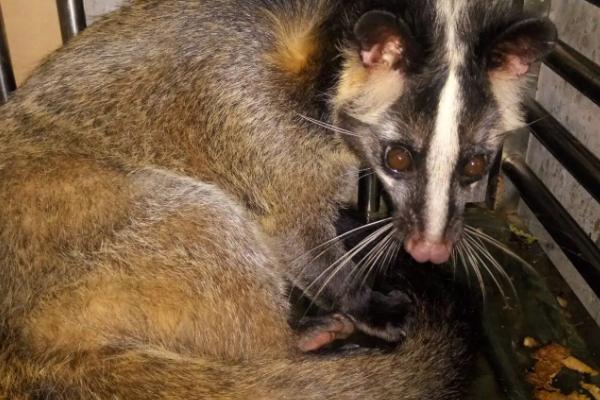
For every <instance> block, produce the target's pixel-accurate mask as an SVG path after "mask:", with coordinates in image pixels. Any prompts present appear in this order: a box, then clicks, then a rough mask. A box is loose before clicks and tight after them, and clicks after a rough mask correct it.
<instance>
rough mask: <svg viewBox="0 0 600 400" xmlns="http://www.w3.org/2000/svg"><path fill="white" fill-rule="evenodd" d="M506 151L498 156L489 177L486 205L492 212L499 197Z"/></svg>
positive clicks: (502, 150)
mask: <svg viewBox="0 0 600 400" xmlns="http://www.w3.org/2000/svg"><path fill="white" fill-rule="evenodd" d="M503 152H504V149H503V148H502V149H500V151H499V152H498V155H497V156H496V158H495V159H494V163H493V164H492V168H491V169H490V174H489V176H488V184H487V189H486V192H485V205H486V207H487V208H489V209H490V210H493V209H494V208H495V207H496V199H497V196H498V184H499V183H500V173H501V166H502V153H503Z"/></svg>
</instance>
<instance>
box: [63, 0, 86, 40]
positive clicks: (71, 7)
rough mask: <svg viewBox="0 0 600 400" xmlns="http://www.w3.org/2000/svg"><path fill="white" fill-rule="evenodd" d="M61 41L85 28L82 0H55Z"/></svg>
mask: <svg viewBox="0 0 600 400" xmlns="http://www.w3.org/2000/svg"><path fill="white" fill-rule="evenodd" d="M56 7H57V8H58V18H59V20H60V32H61V34H62V40H63V43H67V41H68V40H69V39H71V38H72V37H74V36H76V35H77V34H78V33H79V32H81V31H82V30H84V29H85V27H86V23H85V9H84V7H83V0H56Z"/></svg>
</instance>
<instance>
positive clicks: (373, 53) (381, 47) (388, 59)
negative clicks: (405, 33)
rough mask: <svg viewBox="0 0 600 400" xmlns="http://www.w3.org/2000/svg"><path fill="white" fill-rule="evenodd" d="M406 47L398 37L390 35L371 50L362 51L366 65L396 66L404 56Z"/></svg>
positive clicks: (361, 54)
mask: <svg viewBox="0 0 600 400" xmlns="http://www.w3.org/2000/svg"><path fill="white" fill-rule="evenodd" d="M403 52H404V48H403V47H402V43H401V42H400V39H399V38H398V37H390V38H389V39H388V40H386V41H384V42H382V43H376V44H375V45H373V46H372V47H371V48H370V49H369V50H363V51H361V52H360V56H361V58H362V62H363V64H364V65H365V66H366V67H369V68H370V67H374V66H376V65H384V66H386V67H388V68H392V67H394V66H395V65H396V64H397V63H398V61H400V59H401V58H402V53H403Z"/></svg>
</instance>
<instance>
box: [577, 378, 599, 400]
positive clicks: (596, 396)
mask: <svg viewBox="0 0 600 400" xmlns="http://www.w3.org/2000/svg"><path fill="white" fill-rule="evenodd" d="M581 387H582V388H584V389H585V390H587V391H588V392H590V394H591V395H592V396H593V397H594V400H600V387H598V386H596V385H592V384H590V383H585V382H581Z"/></svg>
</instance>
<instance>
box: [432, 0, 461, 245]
mask: <svg viewBox="0 0 600 400" xmlns="http://www.w3.org/2000/svg"><path fill="white" fill-rule="evenodd" d="M440 3H441V4H443V6H441V7H440V8H438V12H440V13H443V14H442V15H441V18H440V19H445V22H446V38H447V42H446V57H447V60H448V63H449V74H448V80H447V81H446V84H445V85H444V88H443V89H442V92H441V94H440V102H439V104H438V112H437V119H436V123H435V130H434V132H433V136H432V138H431V142H430V145H429V152H428V156H427V178H428V179H427V187H426V191H425V214H424V220H425V221H424V222H425V239H426V240H428V241H432V242H435V241H439V240H441V239H443V235H444V230H445V227H446V220H447V218H448V208H449V202H450V189H451V184H452V175H453V172H454V169H455V167H456V163H457V162H458V157H459V152H460V140H459V130H458V127H459V122H460V116H461V112H462V104H463V101H462V92H461V88H460V81H459V76H458V73H459V69H460V66H461V64H462V63H463V62H464V58H465V50H464V48H463V47H462V46H461V44H460V43H459V41H458V38H457V34H456V28H457V18H458V16H459V15H460V13H461V8H462V5H463V4H462V1H460V0H459V1H455V2H450V1H440V2H439V3H438V4H440ZM451 3H453V4H451Z"/></svg>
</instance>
